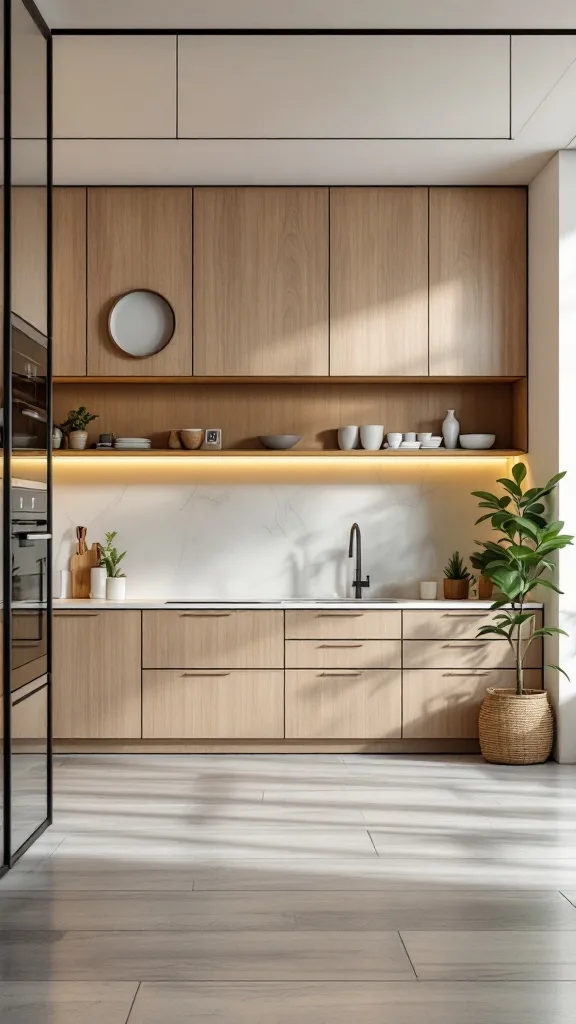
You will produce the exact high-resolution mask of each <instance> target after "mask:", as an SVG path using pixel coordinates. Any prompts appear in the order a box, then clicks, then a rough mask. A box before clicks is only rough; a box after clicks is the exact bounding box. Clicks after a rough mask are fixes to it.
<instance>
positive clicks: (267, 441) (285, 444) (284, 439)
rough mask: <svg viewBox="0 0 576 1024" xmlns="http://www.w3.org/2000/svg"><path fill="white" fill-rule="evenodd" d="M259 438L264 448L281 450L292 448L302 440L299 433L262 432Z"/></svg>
mask: <svg viewBox="0 0 576 1024" xmlns="http://www.w3.org/2000/svg"><path fill="white" fill-rule="evenodd" d="M260 440H261V442H262V444H263V445H264V447H265V448H273V449H274V450H275V451H283V450H285V449H286V448H294V447H295V446H296V445H297V444H298V442H299V441H301V440H302V437H301V436H300V434H262V435H261V437H260Z"/></svg>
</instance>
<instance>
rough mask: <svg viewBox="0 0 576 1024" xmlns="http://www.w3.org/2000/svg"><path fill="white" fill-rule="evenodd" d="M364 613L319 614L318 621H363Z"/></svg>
mask: <svg viewBox="0 0 576 1024" xmlns="http://www.w3.org/2000/svg"><path fill="white" fill-rule="evenodd" d="M363 615H364V612H318V615H317V616H316V618H318V619H333V618H337V619H361V618H362V616H363Z"/></svg>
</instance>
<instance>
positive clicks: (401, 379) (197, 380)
mask: <svg viewBox="0 0 576 1024" xmlns="http://www.w3.org/2000/svg"><path fill="white" fill-rule="evenodd" d="M522 379H523V378H522V377H430V376H426V377H406V376H397V377H365V376H356V377H336V376H330V377H320V376H318V377H279V376H276V377H256V376H251V377H231V376H228V377H198V376H195V377H183V376H180V377H152V376H147V377H136V376H132V375H131V376H125V377H87V376H84V377H54V378H53V382H54V384H78V385H84V384H86V385H90V386H94V385H98V384H199V385H202V384H228V385H230V384H251V385H259V384H296V385H300V384H335V385H338V384H357V385H358V384H360V385H361V384H398V385H399V386H402V385H403V384H404V385H408V386H410V385H412V384H429V385H435V384H436V385H437V384H512V383H514V381H518V380H522Z"/></svg>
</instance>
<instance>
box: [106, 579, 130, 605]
mask: <svg viewBox="0 0 576 1024" xmlns="http://www.w3.org/2000/svg"><path fill="white" fill-rule="evenodd" d="M106 600H107V601H124V600H126V577H125V576H108V577H107V579H106Z"/></svg>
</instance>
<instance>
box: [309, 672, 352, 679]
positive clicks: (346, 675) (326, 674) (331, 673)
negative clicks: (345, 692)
mask: <svg viewBox="0 0 576 1024" xmlns="http://www.w3.org/2000/svg"><path fill="white" fill-rule="evenodd" d="M318 675H319V676H328V677H329V678H330V677H331V676H335V677H336V678H340V677H341V676H342V677H343V678H347V677H350V678H352V679H356V678H357V677H358V676H361V675H363V673H362V672H319V673H318Z"/></svg>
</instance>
